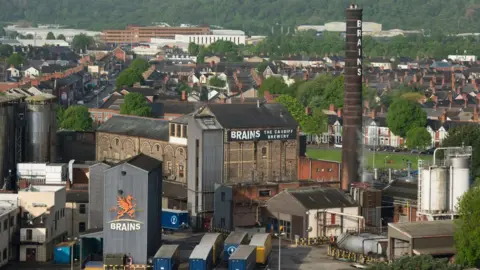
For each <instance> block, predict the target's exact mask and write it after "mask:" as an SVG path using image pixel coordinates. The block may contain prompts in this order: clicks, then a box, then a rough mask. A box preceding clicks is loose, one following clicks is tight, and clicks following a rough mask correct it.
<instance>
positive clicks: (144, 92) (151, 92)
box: [122, 87, 158, 97]
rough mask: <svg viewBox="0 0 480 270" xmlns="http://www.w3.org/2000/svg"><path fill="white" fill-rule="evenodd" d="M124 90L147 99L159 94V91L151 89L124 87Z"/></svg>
mask: <svg viewBox="0 0 480 270" xmlns="http://www.w3.org/2000/svg"><path fill="white" fill-rule="evenodd" d="M122 90H125V91H127V92H129V93H139V94H142V95H144V96H146V97H148V96H155V95H157V94H158V90H156V89H153V88H149V87H124V88H122Z"/></svg>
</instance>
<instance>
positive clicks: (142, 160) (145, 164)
mask: <svg viewBox="0 0 480 270" xmlns="http://www.w3.org/2000/svg"><path fill="white" fill-rule="evenodd" d="M125 163H128V164H130V165H133V166H135V167H137V168H140V169H142V170H145V171H147V172H151V171H153V170H155V169H157V168H160V167H162V162H161V161H160V160H158V159H156V158H153V157H150V156H147V155H145V154H139V155H136V156H134V157H132V158H131V159H129V160H127V161H126V162H125Z"/></svg>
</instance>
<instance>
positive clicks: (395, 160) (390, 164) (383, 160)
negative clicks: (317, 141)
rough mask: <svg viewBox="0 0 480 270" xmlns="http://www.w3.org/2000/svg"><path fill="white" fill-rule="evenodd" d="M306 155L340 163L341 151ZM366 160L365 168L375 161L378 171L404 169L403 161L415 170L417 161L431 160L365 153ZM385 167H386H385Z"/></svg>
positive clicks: (321, 150)
mask: <svg viewBox="0 0 480 270" xmlns="http://www.w3.org/2000/svg"><path fill="white" fill-rule="evenodd" d="M307 155H308V156H309V157H311V158H316V159H324V160H332V161H337V162H341V161H342V151H341V149H308V150H307ZM365 155H366V156H367V158H368V164H366V165H367V167H369V168H373V161H374V160H375V167H377V168H379V169H383V168H392V169H397V170H398V169H405V168H407V165H406V163H405V161H404V160H410V161H411V162H412V168H413V169H416V168H417V166H418V159H419V158H420V159H422V160H428V161H431V160H432V156H430V155H417V154H410V153H392V152H376V153H375V155H374V153H373V152H367V151H366V152H365ZM385 166H386V167H385Z"/></svg>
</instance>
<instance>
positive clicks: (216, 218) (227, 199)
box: [213, 185, 233, 230]
mask: <svg viewBox="0 0 480 270" xmlns="http://www.w3.org/2000/svg"><path fill="white" fill-rule="evenodd" d="M217 186H218V187H217V189H216V190H215V199H214V202H215V206H214V207H215V210H214V215H213V227H215V228H221V229H227V230H231V229H232V226H233V224H232V202H233V194H232V187H230V186H223V185H217ZM222 193H223V194H224V195H222ZM222 197H223V200H222Z"/></svg>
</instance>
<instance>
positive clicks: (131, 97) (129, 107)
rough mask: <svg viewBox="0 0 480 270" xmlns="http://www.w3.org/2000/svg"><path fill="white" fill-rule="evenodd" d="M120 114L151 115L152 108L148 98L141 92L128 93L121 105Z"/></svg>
mask: <svg viewBox="0 0 480 270" xmlns="http://www.w3.org/2000/svg"><path fill="white" fill-rule="evenodd" d="M120 114H126V115H136V116H147V117H148V116H151V115H152V108H151V107H150V106H148V103H147V99H146V98H145V97H144V96H143V95H142V94H140V93H128V94H127V95H125V100H124V102H123V103H122V104H121V105H120Z"/></svg>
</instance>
